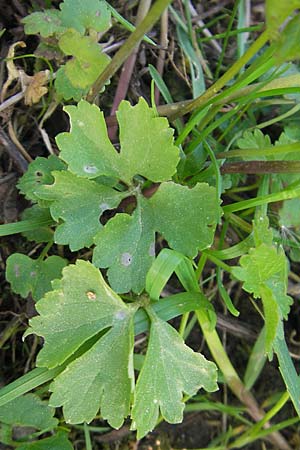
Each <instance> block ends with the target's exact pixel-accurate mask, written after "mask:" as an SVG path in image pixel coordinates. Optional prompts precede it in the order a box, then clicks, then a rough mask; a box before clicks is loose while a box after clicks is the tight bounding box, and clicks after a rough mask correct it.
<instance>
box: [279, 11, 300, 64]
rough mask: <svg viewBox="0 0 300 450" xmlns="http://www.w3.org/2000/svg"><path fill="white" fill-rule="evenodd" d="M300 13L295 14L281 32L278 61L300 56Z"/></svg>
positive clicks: (290, 59) (280, 62) (294, 58)
mask: <svg viewBox="0 0 300 450" xmlns="http://www.w3.org/2000/svg"><path fill="white" fill-rule="evenodd" d="M299 40H300V14H299V13H298V14H297V15H296V16H294V17H293V18H292V19H291V20H290V21H289V22H288V24H287V25H286V27H285V28H284V29H283V31H282V32H281V33H280V35H279V38H278V44H277V48H276V52H275V59H276V63H277V64H278V65H279V64H282V63H283V62H285V61H293V60H296V59H299V58H300V51H299Z"/></svg>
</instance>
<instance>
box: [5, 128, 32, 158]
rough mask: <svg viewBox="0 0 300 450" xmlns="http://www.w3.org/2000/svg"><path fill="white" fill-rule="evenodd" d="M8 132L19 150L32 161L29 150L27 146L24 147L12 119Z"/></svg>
mask: <svg viewBox="0 0 300 450" xmlns="http://www.w3.org/2000/svg"><path fill="white" fill-rule="evenodd" d="M8 134H9V137H10V138H11V140H12V141H13V143H14V144H15V146H16V147H17V148H18V150H19V151H20V153H22V155H23V156H24V158H25V159H26V160H27V161H28V162H29V163H30V162H31V161H32V158H31V156H30V155H29V154H28V153H27V151H26V150H25V148H24V147H23V145H22V144H21V142H20V141H19V139H18V138H17V136H16V133H15V130H14V127H13V124H12V122H11V120H10V121H9V122H8Z"/></svg>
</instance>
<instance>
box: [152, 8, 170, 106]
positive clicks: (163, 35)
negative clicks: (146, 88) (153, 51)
mask: <svg viewBox="0 0 300 450" xmlns="http://www.w3.org/2000/svg"><path fill="white" fill-rule="evenodd" d="M168 21H169V14H168V10H167V9H166V10H165V11H164V12H163V14H162V16H161V19H160V50H159V54H158V60H157V64H156V70H157V72H158V73H159V74H160V76H162V74H163V71H164V65H165V59H166V49H167V48H168V43H169V40H168ZM159 96H160V92H159V89H158V88H157V86H156V87H155V96H154V98H155V104H156V105H158V104H159Z"/></svg>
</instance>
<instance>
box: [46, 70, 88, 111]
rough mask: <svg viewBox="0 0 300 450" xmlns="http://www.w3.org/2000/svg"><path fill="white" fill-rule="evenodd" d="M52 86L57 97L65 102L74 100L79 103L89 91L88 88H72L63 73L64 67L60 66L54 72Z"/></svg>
mask: <svg viewBox="0 0 300 450" xmlns="http://www.w3.org/2000/svg"><path fill="white" fill-rule="evenodd" d="M54 86H55V90H56V93H57V95H58V97H62V98H63V99H65V100H71V99H74V100H75V101H76V102H79V101H80V100H81V99H82V97H84V96H85V95H87V93H88V91H89V87H88V88H86V89H80V88H76V87H75V86H73V84H72V83H71V81H70V80H69V78H68V77H67V75H66V73H65V66H61V67H60V68H59V69H58V71H57V72H56V77H55V80H54Z"/></svg>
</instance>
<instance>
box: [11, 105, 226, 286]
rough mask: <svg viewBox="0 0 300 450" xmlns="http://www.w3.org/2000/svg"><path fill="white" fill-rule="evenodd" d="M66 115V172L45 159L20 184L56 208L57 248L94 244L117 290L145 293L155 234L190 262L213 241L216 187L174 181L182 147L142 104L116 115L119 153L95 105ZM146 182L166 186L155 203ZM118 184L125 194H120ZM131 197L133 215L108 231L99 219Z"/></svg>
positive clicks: (62, 139) (116, 220)
mask: <svg viewBox="0 0 300 450" xmlns="http://www.w3.org/2000/svg"><path fill="white" fill-rule="evenodd" d="M66 111H67V112H68V114H69V115H70V118H71V130H70V132H67V133H61V134H60V135H58V137H57V144H58V146H59V148H60V150H61V152H60V155H59V156H60V158H61V159H63V160H64V161H65V162H66V163H67V164H68V170H62V169H64V168H65V166H64V165H63V163H62V162H60V161H59V160H58V159H57V158H56V157H53V158H51V157H50V158H49V159H48V160H46V159H43V158H39V159H38V161H37V162H34V163H32V166H33V167H30V170H29V171H28V173H27V174H25V175H24V176H23V177H22V179H21V181H20V183H19V186H20V187H21V189H22V192H23V193H24V194H25V195H26V196H27V197H28V198H31V199H32V200H34V201H38V202H39V204H40V205H41V206H45V207H47V208H49V209H50V213H51V216H52V218H53V219H54V220H55V221H56V222H58V225H57V227H56V230H55V232H54V241H55V242H56V243H58V244H64V245H69V246H70V248H71V250H72V251H75V250H79V249H81V248H83V247H90V246H91V245H92V244H93V242H94V243H95V244H96V248H95V251H94V256H93V262H94V264H95V265H96V266H97V267H102V268H108V278H109V281H110V283H111V286H112V288H113V289H115V290H116V292H119V293H124V292H129V291H130V290H132V291H133V292H136V293H140V292H142V290H143V289H144V287H145V279H146V274H147V271H148V270H149V268H150V266H151V263H152V261H153V259H154V256H155V233H156V232H159V233H160V234H161V235H162V236H163V237H164V238H165V239H166V240H167V241H168V243H169V245H170V247H172V248H173V249H174V250H177V251H179V252H182V253H183V254H185V255H187V256H190V257H195V256H196V255H197V252H198V251H199V250H203V249H205V248H207V247H209V246H210V245H211V244H212V242H213V237H214V231H215V227H216V224H217V222H218V220H219V217H220V207H219V205H218V204H217V203H216V191H215V188H213V187H210V186H208V185H207V184H206V183H198V184H197V185H196V186H195V187H193V188H192V189H189V188H188V187H184V186H181V185H179V184H175V183H174V182H171V181H169V180H170V179H171V177H172V175H173V174H174V173H175V170H176V165H177V163H178V161H179V149H178V148H177V147H176V146H175V145H174V143H173V130H172V129H171V128H170V127H169V126H168V122H167V120H166V119H165V118H161V117H157V116H156V115H155V112H154V111H153V109H152V108H149V107H148V105H147V103H146V102H145V100H143V99H141V100H140V101H139V103H138V104H137V105H136V106H134V107H132V106H131V105H130V104H129V103H128V102H122V103H121V105H120V108H119V111H118V113H117V117H118V122H119V126H120V144H121V151H120V153H118V152H117V151H116V150H115V148H114V146H113V145H112V143H111V142H110V140H109V138H108V135H107V130H106V125H105V121H104V117H103V113H102V112H101V111H100V110H99V108H98V107H97V106H95V105H90V104H89V103H87V102H85V101H81V102H80V103H79V104H78V106H69V107H66ZM95 123H97V127H95ZM139 123H143V127H142V128H141V127H140V126H139ZM158 160H159V161H160V163H159V165H158V164H157V161H158ZM57 168H58V169H59V170H55V169H57ZM51 169H52V170H51ZM37 174H38V176H39V178H38V181H39V183H38V186H37V180H36V177H37ZM40 178H41V183H40ZM145 178H148V180H149V181H153V182H159V181H160V182H163V183H162V184H161V185H160V186H159V187H158V189H157V191H156V192H155V194H154V195H153V196H152V197H151V198H150V199H146V198H145V197H144V196H143V195H142V192H141V190H142V186H143V182H144V179H145ZM120 181H121V182H122V184H123V185H126V186H127V188H126V189H125V190H124V189H123V190H119V189H120V187H118V183H119V182H120ZM164 181H166V182H164ZM51 183H52V184H51ZM126 197H127V198H129V199H130V198H132V197H135V199H136V201H137V205H138V206H137V208H136V209H135V211H134V212H133V214H132V215H130V214H126V213H119V214H116V215H115V216H114V217H113V218H112V219H110V220H109V221H108V222H107V223H106V224H105V226H104V227H103V225H102V224H101V223H100V220H99V219H100V217H101V216H102V215H103V213H105V212H106V211H108V210H113V209H115V208H117V207H118V206H119V204H120V202H121V200H122V199H124V198H126ZM187 204H188V205H190V208H188V209H186V205H187ZM133 205H134V202H133ZM185 209H186V213H185V214H182V211H183V210H185Z"/></svg>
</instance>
